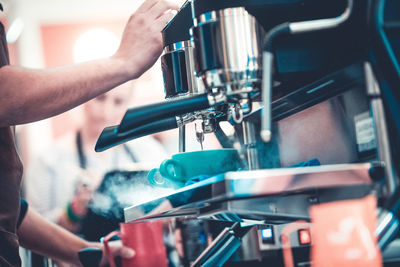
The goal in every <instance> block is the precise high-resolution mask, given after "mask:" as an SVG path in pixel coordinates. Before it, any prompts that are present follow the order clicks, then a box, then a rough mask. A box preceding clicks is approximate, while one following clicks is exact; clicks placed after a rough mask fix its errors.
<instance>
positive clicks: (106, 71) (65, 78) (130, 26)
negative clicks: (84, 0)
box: [0, 0, 178, 127]
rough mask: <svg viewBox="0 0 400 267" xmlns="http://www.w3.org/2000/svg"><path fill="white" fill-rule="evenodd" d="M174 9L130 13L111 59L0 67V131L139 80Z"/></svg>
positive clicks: (163, 4) (151, 3)
mask: <svg viewBox="0 0 400 267" xmlns="http://www.w3.org/2000/svg"><path fill="white" fill-rule="evenodd" d="M177 8H178V6H177V5H176V4H174V3H171V2H168V1H167V0H147V1H145V2H144V3H143V4H142V5H141V6H140V7H139V9H138V10H137V11H136V12H135V14H133V15H132V16H131V17H130V19H129V21H128V23H127V25H126V27H125V30H124V34H123V37H122V40H121V44H120V47H119V49H118V51H117V52H116V53H115V55H113V56H112V57H110V58H107V59H102V60H96V61H91V62H86V63H81V64H76V65H71V66H67V67H60V68H54V69H47V70H32V69H26V68H21V67H15V66H4V67H2V68H0V127H4V126H10V125H16V124H22V123H28V122H32V121H37V120H41V119H44V118H48V117H51V116H54V115H57V114H60V113H62V112H64V111H67V110H69V109H71V108H73V107H75V106H77V105H80V104H82V103H84V102H85V101H88V100H90V99H92V98H94V97H96V96H98V95H100V94H102V93H105V92H107V91H108V90H110V89H112V88H114V87H115V86H117V85H119V84H121V83H124V82H126V81H128V80H131V79H135V78H137V77H139V76H140V75H141V74H142V73H143V72H144V71H146V70H147V69H148V68H150V67H151V66H152V65H153V64H154V62H155V61H156V60H157V58H158V57H159V55H160V53H161V51H162V38H161V33H160V32H161V30H162V29H163V28H164V26H165V25H166V23H167V22H168V21H169V20H170V19H171V18H172V16H173V14H172V13H171V12H167V11H168V10H176V9H177Z"/></svg>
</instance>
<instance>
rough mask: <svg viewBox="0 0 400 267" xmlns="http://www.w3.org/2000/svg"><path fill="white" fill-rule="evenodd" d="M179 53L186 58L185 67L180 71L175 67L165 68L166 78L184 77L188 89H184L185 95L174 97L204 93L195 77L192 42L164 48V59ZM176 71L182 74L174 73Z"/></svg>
mask: <svg viewBox="0 0 400 267" xmlns="http://www.w3.org/2000/svg"><path fill="white" fill-rule="evenodd" d="M179 51H180V52H181V53H182V52H183V53H184V57H185V62H184V64H183V65H184V66H182V67H183V69H178V68H176V67H175V66H169V65H168V66H163V73H164V76H171V75H172V77H182V78H183V77H185V79H186V81H185V84H187V87H188V88H183V89H185V91H186V93H183V94H182V93H180V94H177V95H174V96H173V97H177V96H178V97H179V96H182V95H190V94H200V93H203V92H204V90H203V91H201V87H199V86H198V84H199V81H198V79H197V77H196V76H195V75H194V55H193V53H194V48H193V44H192V42H191V41H190V40H186V41H182V42H177V43H173V44H170V45H167V46H166V47H164V55H163V57H164V56H165V55H167V54H174V53H178V52H179ZM176 71H179V72H180V73H174V72H176ZM170 86H171V85H170ZM176 90H177V89H175V91H176ZM178 91H179V90H178ZM167 97H171V96H168V95H167Z"/></svg>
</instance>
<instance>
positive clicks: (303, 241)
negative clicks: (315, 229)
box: [298, 229, 311, 245]
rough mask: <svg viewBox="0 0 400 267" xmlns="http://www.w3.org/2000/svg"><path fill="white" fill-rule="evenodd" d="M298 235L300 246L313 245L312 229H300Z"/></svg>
mask: <svg viewBox="0 0 400 267" xmlns="http://www.w3.org/2000/svg"><path fill="white" fill-rule="evenodd" d="M298 234H299V243H300V245H309V244H311V233H310V229H300V230H299V231H298Z"/></svg>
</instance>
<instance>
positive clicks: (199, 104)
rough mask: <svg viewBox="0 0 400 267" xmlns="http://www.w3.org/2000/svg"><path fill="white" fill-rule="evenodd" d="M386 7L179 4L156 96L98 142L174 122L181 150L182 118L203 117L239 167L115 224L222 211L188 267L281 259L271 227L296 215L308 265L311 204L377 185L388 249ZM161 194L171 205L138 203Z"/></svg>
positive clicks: (392, 135) (296, 243)
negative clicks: (235, 152)
mask: <svg viewBox="0 0 400 267" xmlns="http://www.w3.org/2000/svg"><path fill="white" fill-rule="evenodd" d="M395 10H400V4H399V3H398V1H395V0H392V1H388V0H386V1H383V0H370V1H361V0H335V1H332V0H237V1H228V0H219V1H210V0H192V1H188V2H186V3H185V4H184V5H183V6H182V8H181V10H180V11H179V12H178V13H177V15H176V16H175V17H174V18H173V19H172V20H171V21H170V22H169V24H168V25H167V26H166V27H165V28H164V30H163V40H164V52H163V55H162V58H161V64H162V71H163V77H164V89H165V95H166V100H165V101H164V102H160V103H154V104H150V105H146V106H140V107H133V108H131V109H129V110H128V111H127V112H126V114H125V116H124V118H123V119H122V121H121V123H120V124H119V125H116V126H110V127H108V128H106V129H104V131H103V133H102V134H101V136H100V138H99V140H98V142H97V145H96V151H102V150H105V149H108V148H110V147H112V146H115V145H118V144H121V143H124V142H127V141H129V140H132V139H135V138H140V137H142V136H145V135H148V134H153V133H156V132H161V131H166V130H170V129H174V128H179V137H178V138H179V151H180V152H185V135H186V129H185V125H187V124H188V123H193V122H197V123H198V122H200V123H199V124H197V125H196V126H198V127H196V133H195V134H196V138H197V140H198V141H199V142H202V140H203V138H204V134H215V136H216V137H217V139H218V140H219V141H220V143H221V145H222V146H223V147H226V148H230V147H235V148H237V149H239V152H240V154H241V156H242V158H243V159H244V161H245V166H246V167H245V170H242V171H236V172H228V173H224V174H222V175H218V176H214V177H210V178H209V179H206V180H203V181H200V182H198V183H195V184H192V185H188V186H185V187H182V188H180V189H177V190H175V191H174V192H172V193H171V194H168V195H163V196H160V197H159V198H157V199H153V200H150V201H147V202H146V203H140V204H134V205H132V206H131V207H128V208H126V209H125V210H124V213H125V220H126V222H135V221H143V220H157V219H165V218H184V219H196V220H204V221H213V222H220V223H221V225H224V227H222V228H221V229H222V230H221V231H220V233H219V235H217V236H216V237H215V238H214V239H213V241H212V242H211V243H210V244H209V246H208V247H207V248H206V249H205V250H204V251H203V252H202V253H201V254H200V255H199V256H198V258H197V259H195V260H193V261H192V262H190V266H222V265H224V264H229V263H231V264H233V262H235V263H236V264H239V266H241V265H243V264H245V263H246V262H252V264H255V263H254V262H260V263H265V262H271V259H273V260H274V261H275V262H278V263H277V264H278V265H277V266H280V265H279V264H280V263H282V262H281V261H279V259H281V257H282V254H281V252H280V251H281V250H282V248H283V246H284V244H283V241H282V239H281V238H280V237H281V234H282V231H283V229H284V228H285V227H286V225H288V224H291V223H293V222H295V221H298V220H302V221H303V222H302V223H298V224H296V225H295V229H297V230H296V231H297V233H298V235H296V236H291V237H290V246H291V247H292V248H293V249H294V251H295V254H294V258H295V262H296V264H297V266H309V265H310V257H309V249H310V246H311V245H312V237H311V236H310V233H309V228H310V227H311V226H310V225H311V223H310V216H309V213H308V210H309V208H310V207H311V206H313V205H315V204H320V203H327V202H331V201H337V200H346V199H358V198H362V197H364V196H366V195H368V194H374V195H376V196H377V197H378V204H379V210H378V213H379V218H378V227H377V229H376V231H375V234H376V236H377V238H378V244H379V247H380V248H381V250H382V251H383V252H384V259H385V251H386V250H393V249H396V248H397V247H393V246H394V245H393V244H394V243H395V242H392V241H393V240H395V239H396V236H397V232H398V229H399V226H400V223H399V220H398V218H397V215H398V211H399V207H400V205H399V203H400V202H399V193H398V184H399V181H398V171H399V166H400V165H399V163H400V158H399V151H400V142H399V136H400V135H399V134H400V119H399V116H398V114H399V112H400V91H399V90H398V88H399V87H400V65H399V59H400V49H399V48H400V47H399V43H398V40H399V39H398V37H399V36H400V35H399V29H400V27H399V26H398V25H400V24H399V23H398V22H399V21H400V14H399V13H400V12H395ZM396 44H397V47H396ZM222 122H229V123H230V125H231V126H232V127H233V129H234V133H233V134H230V135H228V134H226V133H225V132H224V131H223V129H222V128H221V126H220V123H222ZM234 144H239V146H237V145H235V146H234ZM293 167H295V168H293ZM160 202H168V203H170V205H169V206H168V207H169V208H167V209H165V210H160V209H158V210H157V211H154V212H150V213H149V214H147V215H145V216H144V215H143V213H142V212H140V210H142V209H143V207H145V206H146V205H151V204H154V203H160ZM171 207H172V208H171ZM238 251H239V252H238ZM226 266H229V265H226ZM254 266H255V265H254ZM271 266H275V265H271Z"/></svg>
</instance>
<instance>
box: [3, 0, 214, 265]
mask: <svg viewBox="0 0 400 267" xmlns="http://www.w3.org/2000/svg"><path fill="white" fill-rule="evenodd" d="M142 2H143V1H142V0H135V1H129V0H115V1H111V2H110V1H105V0H88V1H80V0H72V1H71V0H68V1H67V0H37V1H36V0H35V1H29V0H2V5H3V8H4V11H5V12H0V21H1V22H2V23H3V24H4V25H5V29H6V32H7V42H8V44H9V51H10V60H11V64H13V65H21V66H24V67H29V68H54V67H59V66H64V65H69V64H74V63H78V62H84V61H88V60H93V59H97V58H102V57H108V56H111V55H112V54H113V53H114V52H115V51H116V49H117V48H118V45H119V40H120V38H121V35H122V32H123V29H124V26H125V23H126V21H127V20H128V19H129V16H130V15H131V14H132V13H133V12H134V11H135V9H136V8H138V7H139V6H140V4H141V3H142ZM138 53H140V51H138ZM120 87H121V88H117V89H116V90H115V91H116V92H111V93H108V94H106V95H105V96H103V98H102V97H98V98H97V99H94V100H92V101H91V102H89V103H88V104H84V105H82V106H79V107H77V108H75V109H73V110H71V111H68V112H65V113H63V114H61V115H59V116H56V117H53V118H50V119H46V120H43V121H39V122H35V123H31V124H26V125H19V126H17V127H16V133H17V145H18V149H19V151H20V155H21V158H22V160H23V162H24V169H25V172H24V173H25V177H24V182H23V192H22V196H23V197H24V198H26V199H27V200H28V202H29V203H30V207H31V208H34V209H36V210H38V211H39V212H40V213H41V214H43V215H44V216H45V217H46V218H47V219H49V220H52V221H54V222H56V223H58V224H60V225H62V226H63V227H65V228H67V229H68V230H70V231H72V232H76V231H77V229H78V228H77V226H76V225H75V224H74V222H69V219H68V218H66V217H65V216H67V215H66V213H67V212H66V209H65V208H66V207H67V205H75V202H76V203H78V204H76V205H78V206H79V204H80V205H81V206H82V207H80V208H81V210H83V211H82V213H84V212H85V211H86V207H85V205H87V204H88V201H90V197H91V196H92V194H93V191H95V190H96V188H97V187H98V186H99V185H100V184H101V182H102V179H103V176H104V175H105V174H106V173H107V172H110V171H115V170H116V169H119V170H120V171H136V170H142V169H146V170H148V169H150V168H154V167H157V166H158V165H159V164H160V162H161V161H162V160H163V159H165V158H166V157H167V156H168V155H172V154H175V153H178V137H177V136H178V134H177V131H178V130H171V131H166V132H163V133H159V134H156V135H153V136H147V137H145V138H141V139H139V140H136V142H133V143H130V144H128V145H127V147H130V148H129V150H131V151H128V154H127V153H125V151H123V152H118V150H123V149H121V147H122V146H120V147H117V148H113V149H110V150H109V151H106V152H103V153H96V152H94V145H95V141H96V138H95V137H93V136H91V140H90V142H89V141H87V143H88V144H87V145H86V146H85V145H84V152H85V154H87V155H85V156H87V157H88V158H89V160H88V163H87V165H88V166H82V162H81V158H80V155H78V154H79V153H78V152H79V151H78V150H79V147H78V148H77V147H76V138H75V137H76V133H79V132H80V131H81V130H85V129H87V131H88V132H90V131H92V135H93V131H94V135H96V132H97V135H99V134H100V133H101V130H102V129H103V128H105V127H107V126H109V125H110V123H111V122H110V121H112V123H113V124H114V125H115V124H118V123H119V122H120V120H121V119H122V116H123V114H124V112H125V111H126V109H127V108H129V107H131V106H134V105H144V104H148V103H153V102H158V101H162V100H163V99H164V97H165V96H164V89H163V80H162V73H161V64H160V62H159V61H158V62H156V64H155V65H154V66H153V67H152V68H151V69H150V70H148V71H147V72H146V73H145V74H143V75H142V76H141V77H140V78H139V79H137V80H135V81H133V82H128V83H127V84H125V85H122V86H120ZM123 91H124V92H123ZM118 94H119V95H118ZM104 98H106V99H111V100H104ZM127 98H128V99H127ZM106 101H108V102H106ZM112 101H113V102H112ZM122 102H123V103H122ZM107 103H111V104H107ZM85 105H87V106H86V107H85ZM96 105H97V108H96ZM107 105H108V106H107ZM106 106H107V108H106ZM118 109H119V110H118ZM108 111H110V114H106V113H107V112H108ZM117 112H119V113H117ZM96 113H97V114H96ZM115 114H119V115H118V116H116V117H114V118H109V117H110V116H112V115H115ZM101 116H104V117H105V118H104V119H103V120H102V119H101ZM93 118H94V119H93ZM91 119H93V120H96V119H97V120H98V122H97V124H96V122H94V121H91ZM191 132H192V133H193V134H194V129H193V131H191ZM194 140H195V138H194V137H193V136H188V137H187V147H186V149H187V151H194V150H199V149H200V144H199V143H197V142H195V141H194ZM83 141H84V143H85V140H83ZM203 146H204V148H205V149H211V148H219V145H218V144H217V142H216V140H214V139H213V138H212V137H206V139H205V140H204V143H203ZM85 150H86V151H85ZM118 153H119V154H122V157H125V160H123V161H122V162H123V163H124V164H121V159H120V158H118V157H115V154H116V155H118ZM110 155H111V156H110ZM120 156H121V155H120ZM113 157H114V158H117V159H118V160H119V163H118V164H114V162H113V160H114V161H115V159H113ZM103 163H106V164H103ZM130 163H132V164H130ZM85 165H86V164H85ZM93 165H95V166H96V165H97V166H98V168H93ZM96 169H97V170H96ZM72 176H73V177H72ZM142 176H143V177H144V178H143V177H142V181H143V184H145V185H137V186H136V187H135V188H134V190H135V191H136V192H138V191H140V190H141V191H142V193H141V194H137V197H136V198H141V197H143V196H144V195H146V197H151V196H155V195H156V194H157V193H158V192H160V191H162V188H160V189H159V190H158V191H157V193H156V192H150V191H148V190H147V191H146V190H145V188H144V187H143V186H148V184H146V182H147V179H146V178H145V177H146V175H145V174H144V173H142ZM90 179H93V180H94V182H93V181H89V184H91V183H92V184H91V185H92V188H90V190H89V192H88V189H87V188H86V187H85V185H86V183H88V180H90ZM82 184H83V186H82ZM130 189H132V188H130ZM71 203H72V204H71ZM75 208H76V207H75ZM119 208H120V209H121V210H122V208H121V207H119ZM78 210H79V207H78ZM119 212H120V211H119ZM119 219H120V218H119ZM115 226H118V223H117V221H116V222H114V223H113V224H111V225H109V226H108V228H107V227H105V229H100V230H101V234H106V233H107V231H108V232H109V231H112V230H114V228H115ZM98 235H100V233H95V237H92V239H94V240H96V239H95V238H97V236H98ZM173 242H174V241H172V243H173ZM24 255H25V254H24V253H21V257H22V258H23V260H24ZM32 262H34V260H32ZM32 264H33V265H35V263H32ZM36 264H37V263H36ZM61 266H62V265H61Z"/></svg>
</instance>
